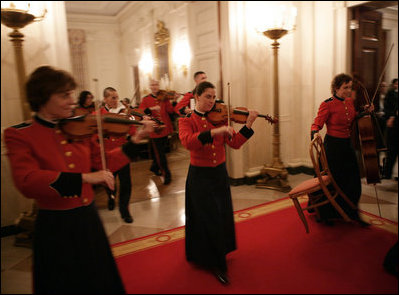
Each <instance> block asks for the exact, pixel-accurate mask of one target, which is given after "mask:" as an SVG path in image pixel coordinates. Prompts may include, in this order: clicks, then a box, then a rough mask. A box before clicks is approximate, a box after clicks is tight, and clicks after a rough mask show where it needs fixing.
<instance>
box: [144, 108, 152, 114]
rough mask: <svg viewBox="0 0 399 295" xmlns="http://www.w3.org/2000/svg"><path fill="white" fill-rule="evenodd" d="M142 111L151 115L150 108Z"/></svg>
mask: <svg viewBox="0 0 399 295" xmlns="http://www.w3.org/2000/svg"><path fill="white" fill-rule="evenodd" d="M144 113H145V114H146V115H151V113H152V112H151V110H150V108H146V109H145V110H144Z"/></svg>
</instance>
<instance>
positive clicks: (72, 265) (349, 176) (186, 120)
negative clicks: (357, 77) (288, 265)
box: [4, 66, 397, 293]
mask: <svg viewBox="0 0 399 295" xmlns="http://www.w3.org/2000/svg"><path fill="white" fill-rule="evenodd" d="M206 80H207V77H206V74H205V73H204V72H202V71H201V72H197V73H195V75H194V81H195V82H196V87H195V88H194V90H193V91H190V92H188V93H186V94H185V95H184V97H183V99H181V100H180V101H179V103H177V98H178V97H179V95H178V94H176V93H172V94H171V95H170V93H166V92H165V91H162V90H160V89H159V82H158V81H155V80H151V82H150V89H151V93H150V94H148V95H147V96H145V97H143V98H142V100H141V103H140V104H139V106H138V108H131V107H130V104H128V103H127V104H126V105H124V104H122V103H120V101H119V96H118V92H117V90H116V89H114V88H112V87H107V88H105V89H104V92H103V99H104V104H103V106H102V107H101V108H100V109H99V110H96V109H95V108H94V107H93V103H92V100H93V95H92V94H91V93H90V92H84V93H83V92H82V94H81V96H80V98H79V107H78V108H76V102H75V100H74V97H73V91H74V89H75V88H76V82H75V80H74V78H73V77H72V76H71V74H69V73H68V72H65V71H63V70H59V69H55V68H52V67H49V66H44V67H39V68H37V69H36V70H35V71H34V72H33V73H32V74H31V75H30V77H29V79H28V81H27V85H26V89H27V98H28V102H29V104H30V107H31V110H32V111H34V112H35V115H34V117H33V118H32V120H31V121H29V122H23V123H21V124H19V125H16V126H12V127H9V128H7V129H6V130H5V131H4V139H5V144H6V148H7V155H8V157H9V159H10V166H11V170H12V174H13V179H14V182H15V184H16V187H17V188H18V189H19V190H20V191H21V192H22V193H23V194H24V195H25V196H26V197H27V198H33V199H35V200H36V201H37V205H38V208H39V211H38V216H37V221H36V225H35V234H34V246H33V250H34V252H33V253H34V256H33V257H34V258H33V264H34V268H33V270H34V271H33V280H34V289H35V290H34V291H35V293H39V292H43V293H67V292H71V293H77V292H81V293H124V292H125V289H124V286H123V284H122V281H121V279H120V275H119V273H118V269H117V267H116V264H115V261H114V260H113V257H112V252H111V250H110V245H109V242H108V240H107V236H106V233H105V231H104V228H103V225H102V223H101V221H100V218H99V216H98V212H97V210H96V208H95V205H94V192H93V188H92V185H98V184H101V185H104V186H105V187H106V188H107V191H108V196H109V200H108V208H109V209H110V210H112V209H114V206H115V195H116V192H115V177H116V176H118V177H119V180H120V181H119V182H120V187H119V196H120V200H119V211H120V214H121V217H122V219H123V220H124V221H125V222H126V223H131V222H133V217H132V216H131V214H130V212H129V209H128V207H129V201H130V195H131V189H132V188H131V180H130V166H129V162H130V161H131V160H132V159H133V158H134V156H135V154H136V153H137V145H138V144H139V143H140V142H141V141H142V140H143V139H144V138H149V139H150V141H151V146H152V154H153V157H152V159H153V161H152V163H151V166H150V167H149V169H150V170H151V171H152V172H153V173H154V174H155V175H158V176H163V179H164V182H163V183H164V185H167V184H169V183H170V182H171V180H172V175H171V171H170V169H169V167H168V162H167V157H166V155H165V151H166V149H165V148H166V143H167V139H168V135H169V134H170V133H171V132H172V131H173V125H172V122H171V118H170V116H171V115H172V114H176V113H177V114H179V115H180V116H182V118H181V119H179V138H180V141H181V142H182V144H183V146H184V147H185V148H186V149H188V150H189V151H190V167H189V172H188V175H187V181H186V196H185V197H186V199H185V200H186V229H185V230H186V259H187V261H189V262H190V263H194V264H199V265H201V266H202V267H205V268H207V269H209V270H210V271H212V272H213V274H214V275H215V276H216V278H217V279H218V280H219V281H220V282H221V283H222V284H228V283H229V279H228V276H227V264H226V255H227V254H228V253H229V252H231V251H233V250H235V249H236V242H235V230H234V219H233V208H232V200H231V192H230V187H229V176H228V173H227V170H226V166H225V160H226V159H225V145H226V144H227V145H229V146H230V147H232V148H240V147H241V146H242V145H243V144H245V142H247V141H248V140H249V139H250V138H251V136H252V135H253V133H254V131H253V129H252V124H253V122H254V121H255V120H256V118H257V117H258V115H259V114H258V112H257V111H255V110H249V112H248V117H247V121H246V122H245V123H244V125H243V127H242V128H241V129H240V130H239V131H238V132H236V131H235V130H234V129H233V127H231V126H229V125H228V124H227V123H223V124H221V125H214V123H213V122H212V121H210V120H209V118H208V116H207V114H208V113H209V112H210V111H211V110H212V108H213V106H214V105H215V102H216V90H215V86H214V85H213V84H212V83H210V82H207V81H206ZM352 83H353V79H352V77H351V76H349V75H346V74H340V75H337V76H336V77H334V79H333V81H332V84H331V93H332V96H331V97H330V98H327V99H326V100H325V101H323V102H322V103H321V105H320V108H319V112H318V114H317V116H316V118H315V120H314V122H313V124H312V126H311V128H310V129H311V135H312V137H313V136H314V135H315V134H316V133H317V132H318V131H320V130H321V129H322V128H323V126H324V125H326V126H327V135H326V137H325V146H326V151H327V156H328V163H329V165H330V167H331V172H332V174H333V176H334V177H337V180H338V181H337V183H339V185H340V186H342V189H343V191H344V192H345V193H346V194H347V196H348V197H349V198H350V199H351V200H352V201H353V203H355V204H356V205H358V201H359V198H360V194H361V186H360V175H359V171H358V168H357V165H356V163H355V161H356V160H355V156H354V154H355V153H354V151H353V148H352V146H351V143H350V140H349V138H350V135H351V128H350V127H351V125H352V124H353V123H354V122H355V120H356V119H357V118H358V117H359V116H364V115H365V114H369V113H370V112H372V111H373V107H372V105H364V106H363V107H362V109H361V110H360V111H358V110H355V107H354V102H353V98H352V97H351V90H352ZM170 98H171V99H170ZM131 110H135V113H136V115H137V114H138V115H141V116H139V117H140V120H141V121H140V122H141V124H142V125H143V126H140V127H135V125H133V124H132V125H131V126H132V127H130V129H129V131H128V132H127V133H126V134H125V136H122V137H121V136H119V137H118V136H113V135H106V136H101V135H100V133H98V134H93V135H92V136H90V137H88V138H84V139H79V140H69V139H68V138H67V137H66V136H65V134H64V133H63V132H62V130H61V129H60V124H61V122H64V121H65V120H68V119H70V118H72V117H74V116H79V115H80V114H84V113H86V114H87V113H93V114H96V115H97V116H101V115H105V114H108V113H124V114H125V115H130V114H131ZM100 114H101V115H100ZM396 116H397V110H396ZM134 117H135V119H137V118H136V116H134ZM159 127H161V128H159ZM102 150H103V152H102ZM104 154H105V155H104ZM100 158H106V161H105V162H106V165H104V163H103V165H102V166H101V165H100V164H99V163H101V162H104V161H100ZM340 176H342V177H340ZM349 214H350V216H351V217H352V218H353V219H354V220H356V221H357V222H358V223H360V224H361V225H363V226H364V225H367V224H365V223H364V222H363V221H361V219H360V217H359V214H358V210H354V211H351V212H349ZM327 215H328V214H327V213H326V216H325V217H326V218H330V216H329V215H328V216H327ZM335 217H336V216H334V218H335Z"/></svg>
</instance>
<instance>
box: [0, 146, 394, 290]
mask: <svg viewBox="0 0 399 295" xmlns="http://www.w3.org/2000/svg"><path fill="white" fill-rule="evenodd" d="M168 163H169V166H170V168H171V171H172V182H171V184H169V185H167V186H165V185H163V184H162V180H161V178H160V177H159V176H154V175H153V174H152V172H150V171H149V167H150V160H140V161H137V162H133V163H132V165H131V167H132V181H133V182H132V185H133V193H132V198H131V203H130V212H131V214H132V216H133V218H134V222H133V223H131V224H127V223H124V222H123V220H122V219H121V217H120V215H119V211H118V209H117V208H118V207H117V206H116V208H115V209H114V210H113V211H109V210H108V209H107V197H106V195H105V191H104V190H103V189H102V188H97V189H96V203H97V206H98V208H99V212H100V216H101V218H102V220H103V222H104V226H105V230H106V232H107V234H108V237H109V241H110V243H111V244H114V243H118V242H122V241H127V240H131V239H136V238H139V237H144V236H147V235H150V234H154V233H157V232H160V231H164V230H169V229H173V228H176V227H179V226H183V225H184V212H185V209H184V205H185V204H184V186H185V179H186V174H187V169H188V165H189V153H188V151H186V150H185V149H184V148H182V147H181V146H178V147H177V149H176V150H174V151H173V152H171V153H169V154H168ZM310 177H312V176H310V175H306V174H296V175H289V176H288V182H289V184H290V186H291V187H294V186H296V185H297V184H299V183H300V182H301V181H303V180H306V179H308V178H310ZM362 183H363V185H362V187H363V194H362V197H361V200H360V205H359V206H360V209H361V210H364V211H367V212H370V213H373V214H375V215H377V216H379V215H380V214H379V212H380V211H381V216H382V217H384V218H386V219H389V220H392V221H395V222H397V221H398V207H397V202H398V183H397V181H395V180H382V183H381V184H378V185H377V186H376V191H377V196H378V202H377V198H376V191H375V190H374V187H373V186H369V185H366V184H365V180H364V179H363V180H362ZM231 191H232V198H233V208H234V210H235V211H236V210H241V209H244V208H248V207H252V206H255V205H259V204H262V203H267V202H270V201H273V200H277V199H281V198H285V197H287V196H288V195H287V193H282V192H279V191H274V190H268V189H259V188H256V187H255V185H241V186H231ZM117 201H118V197H117ZM378 203H379V207H378ZM298 222H301V221H300V219H299V218H298ZM304 235H305V231H304ZM14 241H15V236H8V237H3V238H2V239H1V246H2V251H1V270H2V271H1V282H2V283H1V293H2V294H4V293H7V294H31V290H32V287H31V282H32V276H31V267H32V258H31V257H32V256H31V249H29V248H24V247H15V246H13V243H14Z"/></svg>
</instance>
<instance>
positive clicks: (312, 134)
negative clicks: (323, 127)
mask: <svg viewBox="0 0 399 295" xmlns="http://www.w3.org/2000/svg"><path fill="white" fill-rule="evenodd" d="M317 132H319V131H317V130H312V131H310V140H313V138H314V135H315V134H316V133H317Z"/></svg>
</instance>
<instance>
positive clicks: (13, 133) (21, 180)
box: [4, 66, 152, 294]
mask: <svg viewBox="0 0 399 295" xmlns="http://www.w3.org/2000/svg"><path fill="white" fill-rule="evenodd" d="M75 88H76V82H75V80H74V78H73V77H72V76H71V75H70V74H69V73H67V72H65V71H62V70H58V69H54V68H52V67H49V66H43V67H39V68H37V69H36V70H35V71H34V72H33V73H32V74H31V75H30V76H29V77H28V81H27V84H26V93H27V98H28V102H29V104H30V107H31V110H32V111H34V112H36V114H35V115H34V117H33V118H32V120H31V121H27V122H24V123H21V124H19V125H15V126H12V127H9V128H7V129H6V130H5V131H4V140H5V144H6V148H7V155H8V157H9V160H10V166H11V171H12V176H13V180H14V183H15V185H16V187H17V188H18V189H19V190H20V191H21V193H22V194H23V195H24V196H25V197H26V198H30V199H34V200H35V201H36V203H37V207H38V215H37V220H36V223H35V229H34V241H33V285H34V293H47V294H48V293H63V294H65V293H110V294H113V293H125V290H124V286H123V284H122V281H121V278H120V276H119V273H118V269H117V266H116V264H115V261H114V258H113V255H112V253H111V249H110V246H109V242H108V239H107V236H106V233H105V231H104V228H103V225H102V222H101V220H100V218H99V216H98V213H97V209H96V207H95V205H94V192H93V189H92V185H93V184H103V185H106V186H107V187H109V188H110V189H113V188H114V183H115V182H114V177H113V175H112V172H111V171H115V170H117V169H119V168H120V167H122V166H124V165H126V164H127V163H128V162H129V155H134V150H135V143H136V142H138V141H140V140H141V139H142V138H143V137H145V136H147V135H148V133H149V132H150V131H152V122H149V121H147V123H145V125H144V128H143V129H140V130H138V131H137V133H136V134H135V136H133V137H131V138H130V141H129V142H127V143H126V144H125V145H124V146H122V147H118V148H116V149H114V150H112V151H110V152H109V153H108V155H107V157H108V164H109V165H108V168H109V169H110V170H111V171H106V170H102V169H101V159H100V157H99V154H100V152H99V151H100V148H99V146H98V143H97V141H95V140H93V138H87V139H84V140H79V141H73V140H70V141H68V140H67V138H66V137H65V135H64V134H63V133H62V132H61V130H60V129H59V126H58V122H59V121H60V120H61V119H65V118H68V117H70V116H72V114H73V107H74V106H75V103H76V102H75V98H74V96H73V91H74V89H75ZM142 122H144V121H142ZM93 168H94V169H97V170H98V171H96V172H92V169H93Z"/></svg>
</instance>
